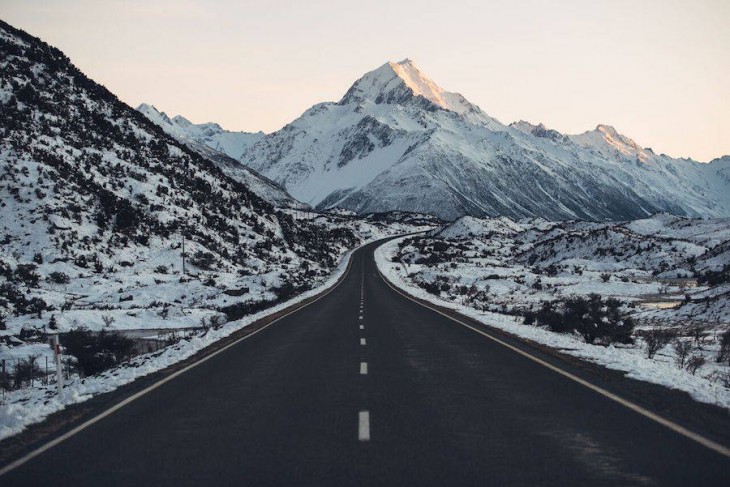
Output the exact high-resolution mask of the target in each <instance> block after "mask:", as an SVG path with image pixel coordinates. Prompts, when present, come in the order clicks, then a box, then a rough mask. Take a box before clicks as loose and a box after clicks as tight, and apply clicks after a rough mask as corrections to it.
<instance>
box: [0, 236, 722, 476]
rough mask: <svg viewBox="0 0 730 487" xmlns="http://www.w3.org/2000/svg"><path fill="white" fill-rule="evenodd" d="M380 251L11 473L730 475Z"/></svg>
mask: <svg viewBox="0 0 730 487" xmlns="http://www.w3.org/2000/svg"><path fill="white" fill-rule="evenodd" d="M374 248H375V245H368V246H366V247H364V248H363V249H360V250H358V251H357V252H356V253H355V254H354V256H353V263H352V266H351V268H350V271H349V273H348V274H347V276H346V277H345V279H344V280H343V281H342V282H341V283H340V285H338V286H337V287H336V288H335V289H334V290H332V291H331V292H330V293H329V294H328V295H327V296H325V297H324V298H322V299H320V300H318V301H316V302H314V303H313V304H311V305H309V306H307V307H305V308H303V309H302V310H300V311H298V312H296V313H294V314H292V315H290V316H288V317H286V318H284V319H282V320H280V321H278V322H277V323H275V324H273V325H271V326H269V327H267V328H266V329H264V330H262V331H260V332H259V333H257V334H256V335H254V336H251V337H250V338H249V339H246V340H243V341H241V342H240V343H237V344H236V345H235V346H233V347H231V348H229V349H227V350H225V351H224V352H222V353H220V354H218V355H216V356H215V357H213V358H211V359H210V360H207V361H205V362H203V363H201V364H200V365H198V366H196V367H194V368H192V369H190V370H189V371H187V372H185V373H184V374H181V375H180V376H178V377H176V378H175V379H173V380H171V381H169V382H167V383H165V384H163V385H161V386H160V387H158V388H156V389H154V390H153V391H151V392H149V393H147V394H145V395H143V396H142V397H140V398H139V399H137V400H135V401H133V402H131V403H129V404H128V405H126V406H124V407H123V408H121V409H119V410H118V411H116V412H114V413H113V414H110V415H108V416H106V417H104V418H103V419H101V420H99V421H97V422H95V423H94V424H93V425H91V426H89V427H88V428H86V429H84V430H82V431H80V432H79V433H78V434H76V435H74V436H72V437H70V438H69V439H67V440H65V441H63V442H62V443H60V444H58V445H56V446H54V447H53V448H50V449H48V450H47V451H45V452H43V453H41V454H40V455H37V456H35V457H34V458H32V459H30V460H29V461H27V462H26V463H24V464H22V465H21V466H19V467H17V468H15V469H14V470H12V471H10V472H9V473H7V474H6V475H4V476H2V477H0V485H2V486H3V487H10V486H14V485H38V486H41V485H53V486H62V485H73V486H87V485H88V486H100V485H136V486H145V485H155V486H168V485H169V486H186V485H215V486H221V485H236V486H240V485H332V486H343V485H560V486H567V485H581V486H584V485H622V486H623V485H683V486H685V485H727V482H728V480H729V479H730V459H728V458H727V457H726V456H724V455H722V454H721V453H718V452H716V451H713V450H711V449H708V448H707V447H705V446H703V445H701V444H699V443H698V442H696V441H693V440H692V439H689V438H687V437H685V436H683V435H681V434H678V433H676V432H675V431H672V430H671V429H669V428H667V427H666V426H664V425H661V424H659V423H657V422H656V421H653V420H651V419H650V418H647V417H646V416H643V415H641V414H638V413H636V412H635V411H632V410H631V409H629V408H627V407H626V406H624V405H622V404H620V403H618V402H616V401H614V400H611V399H608V398H606V397H604V396H603V395H601V394H599V393H597V392H596V391H594V390H592V389H590V388H588V387H585V386H584V385H581V384H579V383H577V382H575V381H573V380H570V379H569V378H566V377H565V376H564V375H561V374H559V373H556V372H555V371H554V370H551V369H550V368H547V367H545V366H543V365H541V364H540V363H537V362H535V361H533V360H530V359H528V358H526V357H525V356H523V355H521V354H519V353H516V352H515V351H514V350H511V349H509V348H507V347H504V346H502V345H500V344H499V343H496V342H495V341H493V340H489V339H486V338H485V337H483V336H481V335H479V334H478V333H475V332H474V331H472V330H470V329H468V328H466V327H464V326H461V325H459V324H457V323H455V322H454V321H452V320H450V319H448V318H446V317H444V316H442V315H440V314H438V313H436V312H434V311H432V310H430V309H427V308H425V307H423V306H421V305H419V304H417V303H416V302H413V301H411V300H409V299H406V298H404V297H403V296H402V295H401V294H399V293H398V292H396V291H394V290H393V289H391V288H390V287H389V286H388V285H387V284H386V283H385V282H384V281H383V280H382V278H381V277H380V275H379V274H378V272H377V269H376V266H375V263H374V261H373V257H372V253H373V250H374ZM561 367H564V368H565V369H566V370H570V368H571V367H573V366H572V365H570V364H568V363H565V364H562V365H561Z"/></svg>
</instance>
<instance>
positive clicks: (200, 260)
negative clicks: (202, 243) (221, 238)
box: [190, 250, 216, 271]
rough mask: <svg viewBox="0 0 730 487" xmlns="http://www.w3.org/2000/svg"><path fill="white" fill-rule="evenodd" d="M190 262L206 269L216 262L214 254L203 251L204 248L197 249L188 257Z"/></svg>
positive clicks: (209, 268)
mask: <svg viewBox="0 0 730 487" xmlns="http://www.w3.org/2000/svg"><path fill="white" fill-rule="evenodd" d="M190 263H191V264H193V265H194V266H195V267H197V268H199V269H202V270H206V271H208V270H211V269H212V268H213V267H214V266H215V264H216V260H215V255H213V254H211V253H210V252H205V251H204V250H198V251H197V252H195V254H193V256H192V257H191V258H190Z"/></svg>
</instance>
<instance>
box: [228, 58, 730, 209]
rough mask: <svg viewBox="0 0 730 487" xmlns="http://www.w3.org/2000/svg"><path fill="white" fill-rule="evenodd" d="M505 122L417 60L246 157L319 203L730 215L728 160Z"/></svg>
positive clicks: (392, 66)
mask: <svg viewBox="0 0 730 487" xmlns="http://www.w3.org/2000/svg"><path fill="white" fill-rule="evenodd" d="M595 132H596V133H587V134H583V135H579V136H566V135H563V134H560V133H558V132H556V131H554V130H549V129H546V128H545V127H544V126H533V125H531V124H528V123H526V122H521V123H517V124H513V125H512V126H505V125H503V124H501V123H500V122H499V121H497V120H495V119H494V118H492V117H490V116H489V115H487V114H486V113H484V112H483V111H482V110H481V109H480V108H479V107H477V106H476V105H473V104H471V103H469V102H468V101H467V100H466V99H465V98H464V97H463V96H461V95H459V94H456V93H450V92H447V91H444V90H443V89H441V88H440V87H438V85H436V84H435V83H434V82H433V81H431V80H429V79H428V78H426V77H425V76H424V75H423V74H422V73H421V72H420V71H419V70H418V68H416V67H415V65H414V64H413V63H412V61H410V60H404V61H401V62H400V63H392V62H389V63H386V64H384V65H383V66H381V67H379V68H378V69H376V70H374V71H371V72H369V73H367V74H365V75H364V76H363V77H362V78H360V79H359V80H358V81H356V82H355V84H354V85H353V86H352V87H351V88H350V89H349V90H348V91H347V93H346V94H345V95H344V96H343V98H342V99H341V100H340V101H339V102H337V103H320V104H318V105H315V106H313V107H312V108H310V109H309V110H307V111H306V112H305V113H304V114H303V115H302V116H301V117H299V118H298V119H296V120H294V121H293V122H291V123H290V124H288V125H287V126H285V127H284V128H282V129H281V130H279V131H278V132H275V133H272V134H270V135H267V136H266V137H264V138H263V139H261V140H260V141H258V142H257V143H256V144H254V145H253V146H251V147H250V148H248V149H247V150H246V151H245V152H244V154H243V156H242V159H241V161H242V162H243V163H245V164H248V165H250V166H251V167H252V168H254V169H255V170H256V171H258V172H260V173H261V174H263V175H264V176H266V177H268V178H270V179H272V180H274V181H276V182H278V183H280V184H282V185H283V186H284V187H285V188H286V189H287V190H288V191H289V192H290V193H291V194H292V196H294V197H295V198H297V199H299V200H300V201H304V202H306V203H309V204H312V205H316V206H318V207H321V208H329V207H343V208H348V209H352V210H355V211H357V212H362V213H364V212H375V211H389V210H406V211H415V212H428V213H433V214H436V215H438V216H440V217H442V218H446V219H454V218H457V217H459V216H461V215H464V214H471V215H476V216H482V215H491V216H495V215H505V216H510V217H525V216H541V217H545V218H548V219H553V220H555V219H565V218H574V219H632V218H639V217H644V216H647V215H650V214H653V213H656V212H659V211H666V212H670V213H675V214H679V215H707V216H722V215H727V214H729V213H730V199H729V198H730V197H728V196H727V195H728V194H729V193H730V191H729V188H730V185H729V184H728V179H727V177H725V178H724V179H722V178H718V175H720V176H723V175H725V176H726V175H727V162H723V161H720V162H713V163H712V164H707V165H706V164H699V163H695V162H694V161H690V160H683V159H671V158H669V157H667V156H657V155H654V154H653V153H651V152H650V151H649V150H643V149H641V148H640V147H638V146H632V145H631V143H630V142H629V141H630V139H628V138H625V137H623V136H620V135H619V134H617V133H616V132H615V130H613V129H610V128H609V127H603V126H599V128H598V129H597V131H595Z"/></svg>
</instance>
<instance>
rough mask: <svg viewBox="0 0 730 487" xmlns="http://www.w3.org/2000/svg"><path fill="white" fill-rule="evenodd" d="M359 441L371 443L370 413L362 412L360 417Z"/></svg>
mask: <svg viewBox="0 0 730 487" xmlns="http://www.w3.org/2000/svg"><path fill="white" fill-rule="evenodd" d="M357 439H358V440H360V441H370V412H368V411H360V414H359V415H358V428H357Z"/></svg>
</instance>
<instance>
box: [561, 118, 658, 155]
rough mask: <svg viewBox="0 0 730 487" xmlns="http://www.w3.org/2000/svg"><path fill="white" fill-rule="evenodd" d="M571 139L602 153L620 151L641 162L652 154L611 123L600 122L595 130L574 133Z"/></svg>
mask: <svg viewBox="0 0 730 487" xmlns="http://www.w3.org/2000/svg"><path fill="white" fill-rule="evenodd" d="M571 139H572V140H573V141H574V142H575V143H577V144H578V145H581V146H583V147H586V148H589V149H594V150H597V151H598V152H600V153H604V154H606V153H610V152H618V153H619V154H621V155H622V156H624V157H630V158H636V159H638V160H640V161H641V162H647V161H648V160H649V159H650V156H651V154H649V153H648V152H647V151H646V150H644V148H643V147H641V146H640V145H639V144H637V143H636V142H634V141H633V140H632V139H630V138H629V137H626V136H625V135H622V134H620V133H619V132H618V131H617V130H616V129H615V128H613V127H612V126H610V125H603V124H599V125H598V126H597V127H596V128H595V130H589V131H588V132H584V133H582V134H579V135H573V136H571Z"/></svg>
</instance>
